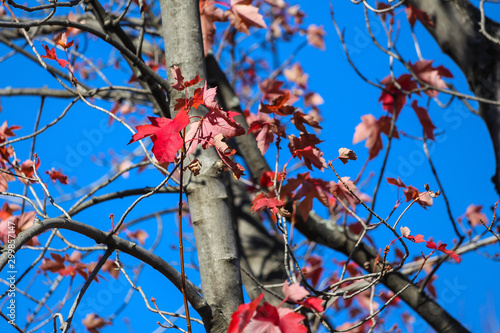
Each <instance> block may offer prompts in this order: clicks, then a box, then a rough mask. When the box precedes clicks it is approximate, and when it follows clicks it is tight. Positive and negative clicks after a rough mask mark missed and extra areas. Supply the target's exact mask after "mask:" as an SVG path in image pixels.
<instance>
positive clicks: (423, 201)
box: [404, 185, 432, 209]
mask: <svg viewBox="0 0 500 333" xmlns="http://www.w3.org/2000/svg"><path fill="white" fill-rule="evenodd" d="M404 194H405V198H406V202H408V201H412V200H416V202H417V203H418V204H419V205H420V206H422V207H423V208H424V209H427V207H430V206H432V197H431V196H430V195H429V193H428V192H419V191H418V190H417V189H416V188H415V187H413V186H411V185H410V186H408V187H407V188H406V189H405V190H404Z"/></svg>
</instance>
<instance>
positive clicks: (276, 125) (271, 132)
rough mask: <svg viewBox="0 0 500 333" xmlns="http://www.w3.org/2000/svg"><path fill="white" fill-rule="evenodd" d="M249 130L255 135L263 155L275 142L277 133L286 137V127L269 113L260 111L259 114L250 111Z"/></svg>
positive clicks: (248, 118)
mask: <svg viewBox="0 0 500 333" xmlns="http://www.w3.org/2000/svg"><path fill="white" fill-rule="evenodd" d="M247 122H248V125H249V126H250V127H249V129H248V132H249V133H250V132H251V133H253V134H254V135H255V139H256V140H257V146H258V147H259V150H260V152H261V154H262V155H264V154H265V153H266V151H267V149H268V148H269V145H270V144H271V143H273V142H274V138H275V136H276V135H279V136H281V137H283V138H284V137H285V135H286V134H285V128H284V127H283V126H282V125H281V122H280V121H279V120H278V119H271V118H270V117H269V116H268V115H267V114H264V113H262V112H259V113H258V114H257V115H254V114H253V113H250V114H249V115H248V117H247Z"/></svg>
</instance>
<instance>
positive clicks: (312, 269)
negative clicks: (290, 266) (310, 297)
mask: <svg viewBox="0 0 500 333" xmlns="http://www.w3.org/2000/svg"><path fill="white" fill-rule="evenodd" d="M306 262H307V265H306V266H304V267H303V268H302V273H303V274H304V276H305V277H306V278H308V279H311V284H312V285H313V286H315V285H317V284H318V282H319V279H320V278H321V274H322V273H323V265H322V263H323V259H322V258H321V257H320V256H317V255H312V256H310V257H309V258H307V260H306Z"/></svg>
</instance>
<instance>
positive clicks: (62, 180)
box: [45, 168, 68, 185]
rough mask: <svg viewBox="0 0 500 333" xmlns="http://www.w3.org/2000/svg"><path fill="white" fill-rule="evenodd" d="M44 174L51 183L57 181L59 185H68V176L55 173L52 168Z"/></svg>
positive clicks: (58, 172)
mask: <svg viewBox="0 0 500 333" xmlns="http://www.w3.org/2000/svg"><path fill="white" fill-rule="evenodd" d="M45 173H46V174H48V175H49V177H50V180H52V182H53V183H55V182H56V181H57V180H58V181H59V182H60V183H61V184H64V185H68V176H66V175H65V174H63V173H62V172H60V171H56V170H55V169H54V168H52V169H50V170H49V171H45Z"/></svg>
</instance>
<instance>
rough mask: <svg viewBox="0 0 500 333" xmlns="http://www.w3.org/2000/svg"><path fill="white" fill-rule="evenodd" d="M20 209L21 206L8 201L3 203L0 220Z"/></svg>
mask: <svg viewBox="0 0 500 333" xmlns="http://www.w3.org/2000/svg"><path fill="white" fill-rule="evenodd" d="M20 209H21V206H19V205H16V204H11V203H10V202H8V201H5V202H4V203H3V206H2V209H1V210H0V220H5V219H6V218H8V217H10V216H12V213H13V212H15V211H18V210H20Z"/></svg>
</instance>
